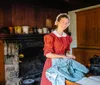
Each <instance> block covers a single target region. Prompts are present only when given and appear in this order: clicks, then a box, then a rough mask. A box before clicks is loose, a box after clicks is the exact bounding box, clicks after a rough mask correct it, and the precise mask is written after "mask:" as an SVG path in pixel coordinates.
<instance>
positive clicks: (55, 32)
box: [52, 30, 67, 37]
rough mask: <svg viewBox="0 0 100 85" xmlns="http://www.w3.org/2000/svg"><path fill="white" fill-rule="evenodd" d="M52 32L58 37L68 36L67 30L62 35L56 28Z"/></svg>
mask: <svg viewBox="0 0 100 85" xmlns="http://www.w3.org/2000/svg"><path fill="white" fill-rule="evenodd" d="M52 33H54V34H55V35H56V36H57V37H66V36H67V34H66V33H65V32H63V34H62V35H59V34H58V33H57V31H56V30H54V31H53V32H52Z"/></svg>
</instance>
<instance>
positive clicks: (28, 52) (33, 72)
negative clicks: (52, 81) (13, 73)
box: [18, 42, 46, 85]
mask: <svg viewBox="0 0 100 85" xmlns="http://www.w3.org/2000/svg"><path fill="white" fill-rule="evenodd" d="M34 43H36V44H34ZM42 43H43V42H42ZM18 53H19V54H23V55H24V57H23V58H19V61H21V62H19V77H20V78H22V81H23V80H26V79H33V80H34V81H35V82H37V84H36V85H40V79H41V74H42V70H43V66H44V62H45V59H46V57H45V56H44V54H43V44H42V45H40V43H38V42H24V43H23V42H22V43H21V46H19V52H18ZM21 85H24V84H23V83H22V84H21Z"/></svg>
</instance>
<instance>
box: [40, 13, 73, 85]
mask: <svg viewBox="0 0 100 85" xmlns="http://www.w3.org/2000/svg"><path fill="white" fill-rule="evenodd" d="M55 25H56V26H57V28H56V30H54V31H53V32H51V33H50V34H47V35H45V36H44V55H45V56H46V57H47V59H46V61H45V65H44V69H43V73H42V78H41V85H52V84H51V82H50V81H49V80H48V79H47V78H46V75H45V72H46V70H47V69H48V68H50V67H51V66H52V62H51V59H53V58H67V57H68V58H73V59H75V56H73V55H71V54H69V51H70V43H71V42H72V38H71V36H68V35H67V34H66V33H65V32H64V30H65V29H66V28H67V27H68V26H69V25H70V18H69V16H68V15H67V13H61V14H59V15H58V16H57V18H56V21H55Z"/></svg>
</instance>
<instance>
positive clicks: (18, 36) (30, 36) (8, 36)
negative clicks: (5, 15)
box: [0, 34, 45, 40]
mask: <svg viewBox="0 0 100 85" xmlns="http://www.w3.org/2000/svg"><path fill="white" fill-rule="evenodd" d="M44 35H45V34H0V39H2V40H33V39H43V36H44Z"/></svg>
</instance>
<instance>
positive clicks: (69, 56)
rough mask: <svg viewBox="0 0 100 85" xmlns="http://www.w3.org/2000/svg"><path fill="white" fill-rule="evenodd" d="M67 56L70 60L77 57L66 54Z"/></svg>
mask: <svg viewBox="0 0 100 85" xmlns="http://www.w3.org/2000/svg"><path fill="white" fill-rule="evenodd" d="M66 56H67V57H68V58H72V59H75V58H76V57H75V56H74V55H72V54H68V53H67V54H66Z"/></svg>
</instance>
